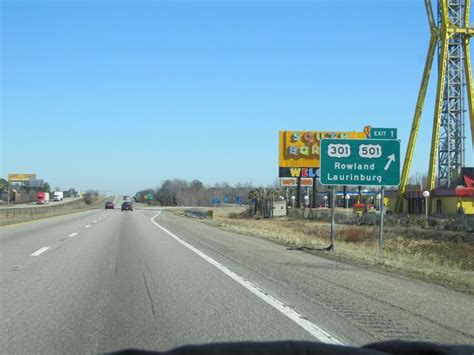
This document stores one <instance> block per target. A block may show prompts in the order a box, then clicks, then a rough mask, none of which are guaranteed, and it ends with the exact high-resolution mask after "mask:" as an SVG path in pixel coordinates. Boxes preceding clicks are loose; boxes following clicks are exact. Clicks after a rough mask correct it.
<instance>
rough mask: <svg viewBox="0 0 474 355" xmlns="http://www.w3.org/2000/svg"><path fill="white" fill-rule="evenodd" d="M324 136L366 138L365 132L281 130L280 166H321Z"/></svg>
mask: <svg viewBox="0 0 474 355" xmlns="http://www.w3.org/2000/svg"><path fill="white" fill-rule="evenodd" d="M323 138H343V139H365V138H367V133H366V132H365V131H364V132H328V131H280V144H279V145H280V148H279V151H280V152H279V166H280V168H319V166H320V165H319V143H320V141H321V139H323Z"/></svg>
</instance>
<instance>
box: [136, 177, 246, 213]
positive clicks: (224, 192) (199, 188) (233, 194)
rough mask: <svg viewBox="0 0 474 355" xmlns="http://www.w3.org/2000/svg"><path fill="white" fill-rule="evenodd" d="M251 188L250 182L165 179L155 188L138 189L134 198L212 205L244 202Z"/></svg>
mask: <svg viewBox="0 0 474 355" xmlns="http://www.w3.org/2000/svg"><path fill="white" fill-rule="evenodd" d="M251 190H252V185H251V184H250V183H237V184H235V185H234V186H231V185H230V184H229V183H227V182H222V183H217V184H215V185H213V186H205V185H204V184H203V183H202V182H201V181H199V180H193V181H190V182H189V181H186V180H181V179H172V180H165V181H163V182H162V183H161V185H160V186H157V187H156V188H155V189H152V188H149V189H145V190H141V191H138V192H137V193H136V194H135V200H136V201H137V202H141V203H147V204H149V205H160V206H212V205H217V204H246V203H248V197H249V193H250V191H251Z"/></svg>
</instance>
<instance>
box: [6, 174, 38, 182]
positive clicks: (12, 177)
mask: <svg viewBox="0 0 474 355" xmlns="http://www.w3.org/2000/svg"><path fill="white" fill-rule="evenodd" d="M34 179H36V174H8V181H9V182H26V181H30V180H34Z"/></svg>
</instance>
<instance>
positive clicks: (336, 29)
mask: <svg viewBox="0 0 474 355" xmlns="http://www.w3.org/2000/svg"><path fill="white" fill-rule="evenodd" d="M1 4H2V5H1V6H2V9H1V12H2V19H1V26H2V27H1V43H2V44H1V51H2V53H1V57H2V63H1V65H2V66H1V68H2V70H1V77H2V79H1V100H2V103H1V115H2V127H1V130H2V147H1V149H2V164H1V169H2V170H1V175H2V176H5V175H6V174H8V173H14V172H15V173H28V172H33V173H36V174H37V176H38V177H40V178H43V179H46V180H47V181H49V182H50V183H51V185H52V186H60V187H61V188H69V187H71V186H73V187H76V188H77V189H87V188H97V189H99V190H109V191H113V192H115V193H135V192H136V191H137V190H140V189H143V188H147V187H154V186H156V185H158V184H159V183H160V182H161V181H162V180H163V179H167V178H174V177H178V178H182V179H188V180H191V179H200V180H201V181H203V182H204V183H207V184H213V183H215V182H218V181H228V182H230V183H236V182H249V181H251V182H253V183H254V184H256V185H258V184H270V183H273V182H274V181H275V178H276V177H277V176H278V162H277V159H278V131H279V130H299V129H301V130H334V131H337V130H361V129H362V128H363V127H364V126H365V125H367V124H370V125H372V126H376V127H396V128H398V132H399V133H398V134H399V138H400V139H401V141H402V152H403V153H402V155H404V152H405V149H406V143H407V140H408V136H409V131H410V127H411V122H412V116H413V111H414V107H415V102H416V98H417V94H418V88H419V84H420V79H421V74H422V70H423V65H424V60H425V55H426V51H427V45H428V40H429V30H428V25H427V23H426V22H427V21H426V15H425V10H424V4H423V1H421V0H418V1H410V0H406V1H395V0H394V1H381V0H373V1H350V0H348V1H342V0H341V1H329V0H328V1H301V2H298V1H290V0H288V1H277V2H272V1H259V2H257V1H249V0H248V1H207V2H200V1H166V2H165V1H143V0H142V1H129V2H126V1H111V0H102V1H101V0H99V1H86V2H81V1H55V2H45V1H35V2H33V1H3V2H2V3H1ZM435 65H436V63H435ZM434 84H435V80H431V85H430V88H429V91H428V96H427V100H426V106H425V111H424V116H423V118H422V124H421V131H420V133H421V134H420V136H419V139H418V144H417V147H416V153H415V158H414V164H413V168H412V172H413V173H424V172H426V171H427V170H428V159H429V144H430V134H431V121H432V115H433V101H434V95H435V87H434ZM468 133H469V132H468ZM468 135H469V134H468ZM466 145H467V150H466V152H467V153H468V154H467V155H468V156H467V163H468V165H474V162H473V157H472V150H471V148H470V147H471V143H470V140H469V139H468V141H467V144H466Z"/></svg>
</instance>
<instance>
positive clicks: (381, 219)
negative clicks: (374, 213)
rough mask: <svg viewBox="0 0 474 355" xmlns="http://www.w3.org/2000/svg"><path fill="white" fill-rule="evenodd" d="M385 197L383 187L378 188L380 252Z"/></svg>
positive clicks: (382, 244) (382, 241)
mask: <svg viewBox="0 0 474 355" xmlns="http://www.w3.org/2000/svg"><path fill="white" fill-rule="evenodd" d="M384 197H385V186H382V187H381V188H380V229H379V247H380V249H381V250H382V249H383V246H384V240H383V222H384V218H385V204H384V202H383V200H384Z"/></svg>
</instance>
